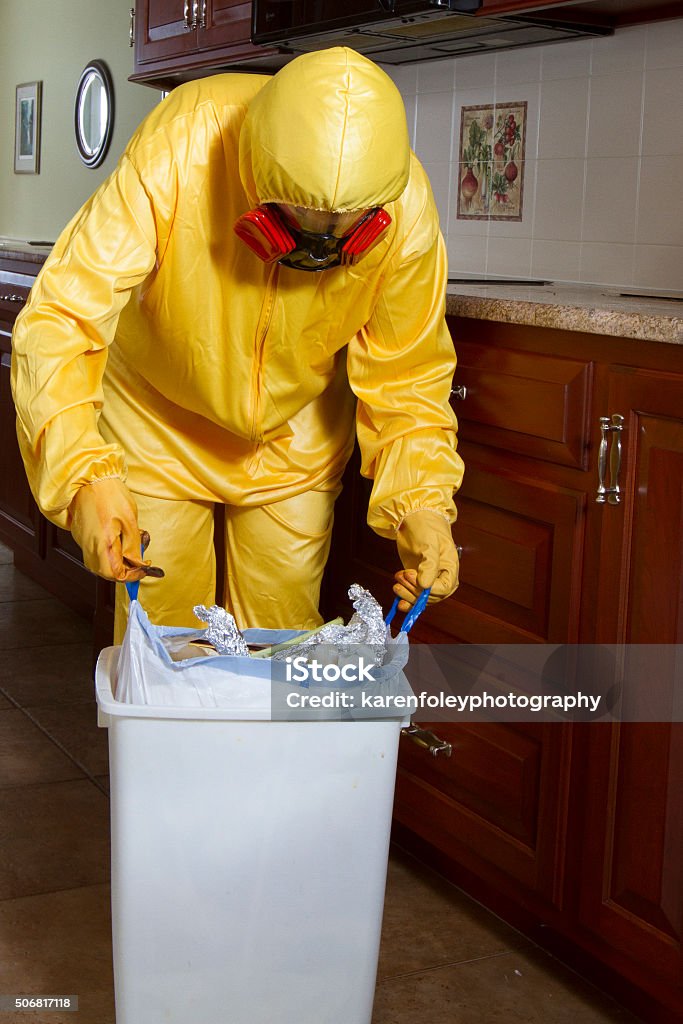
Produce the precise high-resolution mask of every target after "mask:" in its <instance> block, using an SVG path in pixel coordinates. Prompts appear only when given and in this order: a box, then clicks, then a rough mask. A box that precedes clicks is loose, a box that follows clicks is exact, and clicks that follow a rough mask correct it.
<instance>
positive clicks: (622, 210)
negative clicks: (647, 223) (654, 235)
mask: <svg viewBox="0 0 683 1024" xmlns="http://www.w3.org/2000/svg"><path fill="white" fill-rule="evenodd" d="M638 164H639V162H638V159H637V157H610V158H607V159H605V158H602V157H598V158H596V159H595V160H587V161H586V187H585V192H584V199H583V222H582V228H581V238H582V240H583V241H584V242H620V243H633V242H635V240H636V205H637V204H636V200H637V195H638Z"/></svg>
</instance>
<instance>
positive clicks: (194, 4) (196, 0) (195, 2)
mask: <svg viewBox="0 0 683 1024" xmlns="http://www.w3.org/2000/svg"><path fill="white" fill-rule="evenodd" d="M198 13H199V0H192V24H191V25H190V28H196V27H197V15H198Z"/></svg>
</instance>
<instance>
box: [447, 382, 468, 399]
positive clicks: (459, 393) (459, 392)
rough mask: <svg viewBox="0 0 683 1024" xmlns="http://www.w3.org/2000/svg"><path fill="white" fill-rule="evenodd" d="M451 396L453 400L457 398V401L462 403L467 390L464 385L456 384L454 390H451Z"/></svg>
mask: <svg viewBox="0 0 683 1024" xmlns="http://www.w3.org/2000/svg"><path fill="white" fill-rule="evenodd" d="M451 394H452V396H453V398H457V399H458V401H460V402H462V401H463V400H464V399H465V398H467V388H466V387H465V385H464V384H456V386H455V387H454V388H451Z"/></svg>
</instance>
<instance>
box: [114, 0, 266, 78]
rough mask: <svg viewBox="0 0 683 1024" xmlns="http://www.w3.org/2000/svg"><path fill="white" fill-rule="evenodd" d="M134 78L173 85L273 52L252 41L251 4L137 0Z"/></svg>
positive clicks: (225, 0)
mask: <svg viewBox="0 0 683 1024" xmlns="http://www.w3.org/2000/svg"><path fill="white" fill-rule="evenodd" d="M134 37H135V68H134V72H133V74H132V75H131V77H130V80H131V81H133V82H141V83H142V84H145V85H153V86H155V87H159V88H172V87H173V86H174V85H177V84H178V83H179V82H183V81H188V80H189V79H191V78H197V77H201V75H202V74H217V73H219V72H220V71H221V69H222V68H224V67H229V66H232V65H233V64H236V63H237V64H241V62H244V61H247V62H249V61H252V62H253V61H257V60H258V59H259V58H263V57H267V56H268V55H269V54H272V53H274V52H275V50H274V49H273V48H269V47H256V46H253V45H252V43H251V3H250V2H249V3H244V2H242V0H137V2H136V6H135V19H134Z"/></svg>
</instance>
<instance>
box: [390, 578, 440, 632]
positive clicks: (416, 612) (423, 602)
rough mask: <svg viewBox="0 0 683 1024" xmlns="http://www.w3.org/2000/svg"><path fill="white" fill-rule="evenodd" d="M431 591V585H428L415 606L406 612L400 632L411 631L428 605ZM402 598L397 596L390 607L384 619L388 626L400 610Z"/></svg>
mask: <svg viewBox="0 0 683 1024" xmlns="http://www.w3.org/2000/svg"><path fill="white" fill-rule="evenodd" d="M431 591H432V588H431V587H427V588H426V589H425V590H423V591H422V593H421V594H420V596H419V597H418V599H417V601H416V602H415V604H414V605H413V607H412V608H411V609H410V611H409V612H408V613H407V614H406V617H405V619H404V620H403V625H402V626H401V628H400V630H399V633H409V632H410V630H411V629H412V628H413V626H414V625H415V623H416V622H417V620H418V618H419V617H420V615H421V614H422V612H423V611H424V610H425V608H426V607H427V601H428V599H429V595H430V593H431ZM400 600H401V598H400V597H397V598H395V600H394V603H393V604H392V606H391V608H390V609H389V613H388V615H387V617H386V619H385V620H384V623H385V625H387V626H389V625H391V622H392V621H393V618H394V616H395V615H396V612H397V611H398V603H399V601H400Z"/></svg>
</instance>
